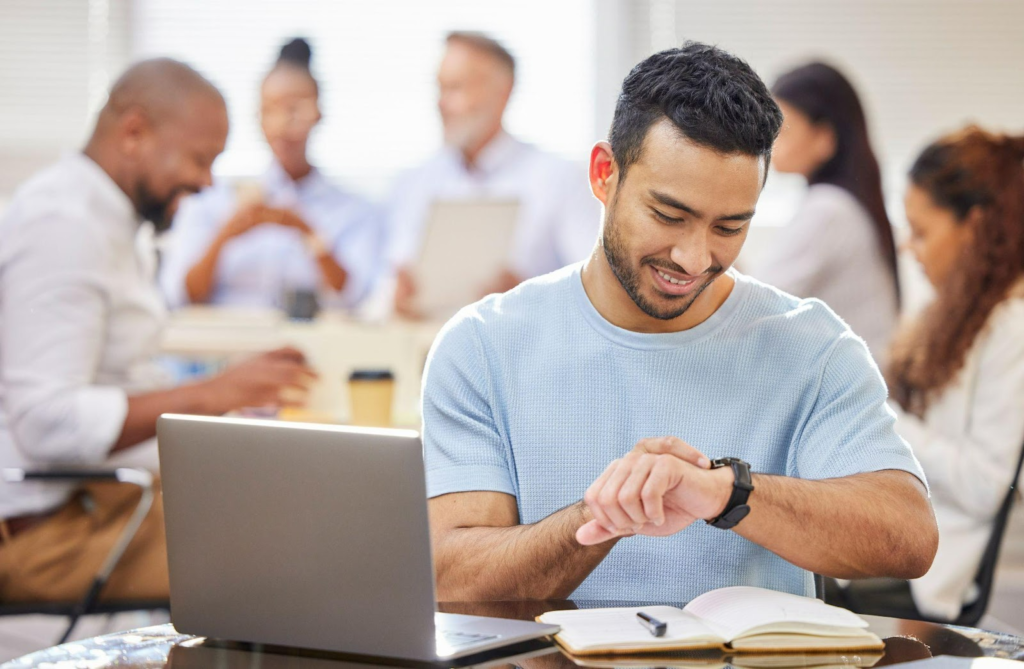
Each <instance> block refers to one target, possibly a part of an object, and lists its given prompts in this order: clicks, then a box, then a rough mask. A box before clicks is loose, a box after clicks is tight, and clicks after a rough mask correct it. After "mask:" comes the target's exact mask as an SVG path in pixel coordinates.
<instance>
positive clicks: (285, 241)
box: [160, 163, 384, 308]
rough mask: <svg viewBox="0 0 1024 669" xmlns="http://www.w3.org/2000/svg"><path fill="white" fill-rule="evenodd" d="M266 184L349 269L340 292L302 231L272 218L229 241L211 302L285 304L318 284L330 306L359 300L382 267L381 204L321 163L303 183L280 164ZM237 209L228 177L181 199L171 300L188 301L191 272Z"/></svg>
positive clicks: (169, 276)
mask: <svg viewBox="0 0 1024 669" xmlns="http://www.w3.org/2000/svg"><path fill="white" fill-rule="evenodd" d="M261 187H262V195H263V198H264V200H265V202H266V203H267V205H268V206H271V207H278V208H283V209H291V210H293V211H294V212H295V213H297V214H298V215H299V216H300V217H301V218H302V219H303V220H304V221H305V222H306V223H307V224H308V225H309V226H310V227H311V228H312V229H313V230H314V231H315V233H316V234H317V235H318V236H319V237H320V238H321V239H322V240H323V241H324V242H325V243H326V244H327V248H328V249H329V250H330V252H331V253H332V254H333V255H334V257H335V259H336V260H337V261H338V264H339V265H341V267H342V268H344V269H345V271H346V272H347V274H348V278H347V280H346V282H345V287H344V288H343V289H342V290H341V292H340V293H335V292H334V291H332V290H330V289H329V288H326V287H323V288H322V286H323V281H322V280H321V277H320V267H319V265H318V264H317V262H316V258H315V257H314V256H313V255H312V254H311V253H310V251H309V249H307V248H306V246H305V244H304V243H303V238H302V234H301V233H300V232H299V231H298V230H296V229H294V228H286V227H284V226H281V225H273V224H266V225H259V226H257V227H255V228H253V229H252V230H249V231H248V232H246V233H244V234H242V235H240V236H238V237H235V238H234V239H231V240H230V241H229V242H228V243H227V244H226V245H225V246H224V248H223V250H222V251H221V254H220V257H219V259H218V261H217V269H216V274H215V280H214V288H213V293H212V295H211V299H210V303H211V304H218V305H231V306H248V307H282V306H284V298H285V293H286V292H288V291H294V290H309V291H319V294H320V299H321V303H322V304H324V305H325V306H333V307H339V308H352V307H355V306H356V305H357V304H358V303H359V301H360V300H362V299H363V297H365V296H366V294H367V292H368V291H369V290H370V288H371V285H372V283H373V281H374V280H375V279H376V277H377V274H378V271H379V269H380V267H381V256H382V253H383V238H384V230H383V223H382V221H381V217H380V216H379V215H378V212H377V210H376V208H375V207H373V206H372V205H371V204H370V203H369V202H368V201H366V200H364V199H362V198H359V197H356V196H355V195H352V194H350V193H348V192H346V191H344V190H342V189H341V188H338V187H337V186H335V185H334V184H332V183H331V182H330V181H328V180H327V178H326V177H324V176H323V175H322V174H320V172H319V171H317V170H315V169H314V170H313V171H312V172H311V173H310V174H308V175H307V176H306V177H304V178H302V179H301V180H299V181H298V182H296V181H293V180H292V179H291V178H290V177H289V176H288V175H287V173H285V171H284V170H283V169H282V168H281V166H280V165H278V164H277V163H274V164H272V165H271V166H270V168H269V169H268V170H267V172H266V174H265V175H264V176H263V179H262V181H261ZM237 208H238V199H237V196H236V194H235V190H234V188H232V187H231V186H230V185H228V184H224V183H219V184H215V185H214V186H213V187H212V188H208V189H206V190H205V191H203V192H202V193H200V194H198V195H194V196H192V197H190V198H188V199H187V200H185V201H184V202H183V203H182V205H181V210H180V211H179V212H178V215H177V216H176V217H175V219H174V225H173V227H172V235H173V236H172V239H171V243H170V244H169V245H168V248H167V250H166V253H165V255H164V258H163V263H162V265H161V269H160V286H161V288H162V289H163V291H164V294H165V295H166V297H167V300H168V303H169V304H170V305H171V306H172V307H178V306H181V305H184V304H188V302H189V299H188V295H187V293H186V290H185V277H186V276H187V275H188V272H189V270H191V269H192V267H193V266H194V265H195V264H196V263H197V262H198V261H199V260H200V258H202V257H203V255H204V254H205V253H206V251H207V249H209V247H210V244H211V243H212V242H213V239H214V237H216V236H217V233H218V232H219V231H220V229H221V227H222V226H223V225H224V224H225V223H226V222H227V220H228V219H229V218H230V217H231V216H232V215H233V214H234V213H235V211H236V210H237Z"/></svg>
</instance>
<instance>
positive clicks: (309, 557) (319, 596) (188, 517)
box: [158, 415, 435, 656]
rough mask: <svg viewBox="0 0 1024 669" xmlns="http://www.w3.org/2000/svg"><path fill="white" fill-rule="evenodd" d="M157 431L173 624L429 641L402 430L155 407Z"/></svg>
mask: <svg viewBox="0 0 1024 669" xmlns="http://www.w3.org/2000/svg"><path fill="white" fill-rule="evenodd" d="M158 441H159V448H160V467H161V475H162V478H163V494H164V506H165V516H166V524H167V545H168V564H169V568H170V578H171V619H172V622H173V623H174V626H175V628H176V629H177V630H178V631H179V632H183V633H189V634H197V635H202V636H208V637H214V638H221V639H230V640H233V641H245V642H252V643H264V644H275V645H283V646H296V647H302V648H315V649H322V650H333V651H344V652H349V653H365V654H380V655H390V656H417V655H419V656H423V655H427V656H429V655H430V654H432V652H433V649H434V625H433V612H434V605H435V602H434V585H433V584H434V580H433V566H432V562H431V555H430V536H429V529H428V523H427V505H426V490H425V483H424V473H423V460H422V454H421V446H420V440H419V436H418V435H417V434H416V433H415V432H412V431H405V430H373V429H359V428H343V427H335V426H319V425H303V424H297V423H280V422H271V421H255V420H241V419H223V418H202V417H191V416H173V415H166V416H163V417H161V418H160V420H159V423H158Z"/></svg>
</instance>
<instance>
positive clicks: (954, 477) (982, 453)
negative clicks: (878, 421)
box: [893, 280, 1024, 620]
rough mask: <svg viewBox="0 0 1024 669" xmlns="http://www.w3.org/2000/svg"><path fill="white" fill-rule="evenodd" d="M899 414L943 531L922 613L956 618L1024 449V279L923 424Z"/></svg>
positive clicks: (922, 588)
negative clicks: (921, 469) (1022, 448)
mask: <svg viewBox="0 0 1024 669" xmlns="http://www.w3.org/2000/svg"><path fill="white" fill-rule="evenodd" d="M893 409H894V410H895V411H896V415H897V420H896V431H897V432H899V434H900V436H901V437H903V438H904V439H906V440H907V442H908V443H909V444H910V447H911V448H912V449H913V450H914V455H916V456H917V459H918V460H919V461H920V462H921V466H922V467H923V468H924V471H925V475H926V476H927V477H928V484H929V487H930V488H931V495H932V508H933V509H934V510H935V520H936V522H937V523H938V526H939V550H938V553H936V555H935V561H934V562H932V566H931V568H930V569H929V570H928V573H927V574H925V575H924V576H923V577H921V578H919V579H917V580H914V581H911V582H910V589H911V591H912V592H913V595H914V603H915V604H916V605H917V608H918V609H919V610H920V611H921V612H922V613H925V614H927V615H930V616H934V617H938V618H946V619H950V620H951V619H953V618H955V617H956V616H957V615H958V614H959V613H960V609H961V607H962V606H963V605H964V604H965V603H967V602H969V601H970V600H971V599H973V596H974V594H975V593H974V592H973V587H972V586H973V582H974V576H975V574H976V573H977V571H978V565H979V564H980V563H981V557H982V553H983V552H984V550H985V546H986V545H987V544H988V540H989V537H990V536H991V534H992V524H993V521H994V520H995V515H996V512H997V511H998V510H999V505H1000V504H1002V502H1003V499H1005V497H1006V494H1007V491H1008V490H1009V488H1010V478H1011V477H1012V476H1013V473H1014V467H1016V466H1017V459H1018V458H1019V457H1020V452H1021V445H1022V443H1024V280H1021V281H1019V282H1018V283H1017V285H1016V286H1015V288H1014V289H1013V290H1012V291H1011V293H1010V296H1009V297H1008V298H1007V299H1006V300H1004V301H1003V302H1001V303H1000V304H999V305H998V306H997V307H996V308H995V309H994V310H993V311H992V314H991V315H990V316H989V319H988V322H987V323H986V325H985V328H984V329H983V330H982V332H981V333H980V334H979V335H978V336H977V338H976V339H975V341H974V343H973V345H972V346H971V349H970V350H969V351H968V353H967V358H966V360H965V362H964V366H963V368H962V369H961V370H960V372H959V373H958V374H957V376H956V378H955V379H954V380H953V381H952V382H951V383H950V384H949V385H948V386H947V387H946V388H944V389H943V390H942V392H941V393H940V394H939V396H938V397H936V398H935V400H934V401H932V403H931V404H930V405H929V406H928V410H927V411H926V412H925V415H924V420H921V419H919V418H917V417H916V416H913V415H910V414H907V413H905V412H903V411H902V410H901V409H900V408H899V407H898V406H895V405H893Z"/></svg>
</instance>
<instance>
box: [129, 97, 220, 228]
mask: <svg viewBox="0 0 1024 669" xmlns="http://www.w3.org/2000/svg"><path fill="white" fill-rule="evenodd" d="M182 107H183V109H182V110H181V111H179V112H176V113H174V114H172V115H169V116H168V117H167V118H164V119H160V120H156V121H147V122H146V126H145V127H144V128H143V129H142V130H141V131H140V132H139V133H138V137H137V139H136V140H135V141H134V143H133V146H132V154H133V157H134V160H133V164H132V168H133V170H134V172H135V174H136V175H137V176H136V181H135V186H134V188H133V192H132V201H133V203H134V204H135V209H136V211H138V213H139V215H140V216H142V217H143V218H144V219H146V220H148V221H152V223H153V225H154V226H155V227H156V229H157V231H162V230H166V229H167V228H169V227H170V225H171V221H172V219H173V218H174V214H175V212H176V211H177V208H178V205H179V203H180V202H181V199H182V198H183V197H185V196H186V195H190V194H192V193H198V192H199V191H200V190H202V189H203V188H205V187H207V186H209V185H210V184H211V183H212V181H213V177H212V174H211V168H212V167H213V161H214V160H215V159H216V158H217V156H218V155H220V153H221V152H222V151H223V150H224V144H225V142H226V141H227V135H228V117H227V110H226V109H225V108H224V105H223V103H221V102H220V101H219V100H216V99H214V98H212V97H202V96H198V95H197V96H196V97H195V98H194V99H193V100H191V101H190V103H189V104H188V105H182Z"/></svg>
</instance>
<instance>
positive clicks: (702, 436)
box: [423, 265, 924, 602]
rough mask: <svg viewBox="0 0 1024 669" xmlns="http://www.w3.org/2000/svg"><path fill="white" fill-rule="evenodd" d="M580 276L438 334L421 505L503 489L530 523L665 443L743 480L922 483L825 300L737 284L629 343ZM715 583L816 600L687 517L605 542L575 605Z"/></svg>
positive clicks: (766, 562) (461, 319)
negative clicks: (868, 475) (674, 526)
mask: <svg viewBox="0 0 1024 669" xmlns="http://www.w3.org/2000/svg"><path fill="white" fill-rule="evenodd" d="M580 270H581V265H573V266H570V267H567V268H565V269H563V270H559V271H557V272H554V273H552V274H548V275H546V276H542V277H539V278H537V279H534V280H531V281H527V282H526V283H523V284H522V285H520V286H519V287H518V288H516V289H515V290H513V291H511V292H509V293H506V294H504V295H492V296H490V297H487V298H485V299H484V300H482V301H480V302H478V303H476V304H474V305H472V306H470V307H467V308H465V309H463V310H462V311H461V312H460V313H459V314H458V315H456V316H455V318H453V319H452V320H451V321H450V322H449V323H448V324H447V325H446V326H445V328H444V330H443V331H442V333H441V334H440V336H439V337H438V339H437V340H436V342H435V344H434V347H433V350H432V351H431V354H430V357H429V359H428V363H427V370H426V376H425V379H424V389H423V423H424V426H423V435H424V449H425V458H426V467H427V490H428V494H429V495H430V496H431V497H436V496H438V495H444V494H447V493H453V492H464V491H481V490H483V491H497V492H503V493H508V494H510V495H514V496H515V497H516V500H517V503H518V507H519V520H520V522H521V523H524V524H525V523H535V522H537V521H539V520H541V519H543V518H545V517H546V516H548V515H550V514H552V513H554V512H555V511H558V510H559V509H561V508H563V507H565V506H568V505H570V504H573V503H575V502H577V501H579V500H580V499H581V498H582V497H583V493H584V492H585V491H586V489H587V487H588V486H589V485H590V484H591V483H592V482H593V481H594V480H595V479H596V478H597V477H598V476H599V475H600V474H601V473H602V472H603V471H604V469H605V467H607V465H608V463H610V462H611V461H612V460H614V459H616V458H619V457H621V456H622V455H624V454H625V453H627V452H628V451H629V450H631V449H632V447H633V445H634V444H635V443H636V442H637V441H639V440H640V439H642V438H645V437H659V436H666V435H672V436H676V437H679V438H681V439H683V440H684V441H686V442H688V443H690V444H692V445H693V446H694V447H696V448H697V449H699V450H701V451H702V452H703V453H704V454H706V455H707V456H708V457H710V458H712V459H713V458H719V457H725V456H734V457H739V458H742V459H744V460H746V461H747V462H749V463H750V465H751V467H752V470H753V471H754V472H761V473H767V474H777V475H785V476H792V477H798V478H803V479H826V478H834V477H840V476H847V475H851V474H857V473H860V472H870V471H878V470H883V469H901V470H905V471H908V472H910V473H912V474H914V475H915V476H917V477H918V478H920V479H921V480H922V481H923V480H924V475H923V474H922V473H921V469H920V466H919V465H918V463H917V461H916V459H915V458H914V456H913V454H912V453H911V451H910V449H909V447H908V446H907V444H906V442H904V441H903V440H902V439H900V437H899V436H897V434H896V433H895V432H894V431H893V423H894V421H895V417H894V415H893V414H892V412H891V411H890V410H889V409H888V408H887V407H886V404H885V400H886V389H885V385H884V382H883V380H882V378H881V375H880V374H879V372H878V369H877V367H876V366H875V364H874V362H873V361H872V359H871V356H870V355H869V354H868V351H867V348H866V347H865V345H864V343H863V341H862V340H861V339H859V338H858V337H857V336H856V335H854V334H853V333H852V332H851V331H850V329H849V328H848V327H847V326H846V325H845V324H844V323H843V322H842V321H841V320H840V319H839V318H838V317H837V316H836V315H835V314H834V313H833V312H832V311H830V310H829V309H828V307H826V306H825V305H824V304H823V303H821V302H819V301H817V300H799V299H797V298H794V297H791V296H789V295H787V294H785V293H782V292H780V291H778V290H776V289H774V288H772V287H770V286H767V285H765V284H762V283H759V282H757V281H756V280H754V279H751V278H749V277H746V276H743V275H741V274H738V273H735V272H733V273H732V276H733V277H734V278H735V280H736V286H735V288H734V289H733V291H732V293H731V294H730V296H729V297H728V299H727V300H726V301H725V303H724V304H723V305H722V306H721V307H720V308H719V309H718V311H716V312H715V313H714V314H713V315H712V316H711V317H710V318H708V319H707V320H706V321H704V322H703V323H701V324H700V325H698V326H696V327H694V328H691V329H689V330H685V331H683V332H674V333H669V334H642V333H637V332H632V331H628V330H623V329H621V328H618V327H616V326H614V325H612V324H611V323H609V322H608V321H606V320H605V319H604V318H603V317H602V316H601V315H600V314H599V313H598V311H597V310H596V309H595V308H594V306H593V305H592V304H591V302H590V300H589V298H588V297H587V294H586V292H585V291H584V289H583V284H582V281H581V277H580ZM865 540H867V541H870V540H871V539H870V538H865ZM728 585H754V586H760V587H765V588H771V589H773V590H780V591H784V592H791V593H795V594H802V595H808V596H812V595H813V594H814V584H813V576H812V575H811V574H810V572H807V571H805V570H803V569H800V568H798V567H796V566H794V565H792V564H790V563H789V562H787V561H785V560H783V559H782V558H780V557H778V556H776V555H774V554H772V553H771V552H769V551H768V550H766V549H764V548H761V547H760V546H757V545H756V544H754V543H752V542H750V541H747V540H746V539H744V538H742V537H740V536H739V535H738V534H735V533H734V532H731V531H727V530H720V529H717V528H714V527H710V526H708V525H706V524H705V523H704V522H702V521H697V522H696V523H694V524H693V525H691V526H690V527H688V528H686V529H685V530H683V531H682V532H679V533H677V534H675V535H673V536H671V537H664V538H652V537H630V538H627V539H623V540H621V541H619V543H618V544H617V545H616V546H615V547H614V548H613V549H612V551H611V553H610V554H609V555H608V556H607V557H606V558H605V559H604V561H603V562H602V563H601V564H600V565H599V566H598V567H597V568H596V569H595V570H594V571H593V572H592V573H591V574H590V576H589V577H587V579H586V580H585V581H584V582H583V583H582V584H581V585H580V586H579V588H578V589H577V590H576V591H575V592H574V593H573V598H574V599H612V600H633V601H645V600H646V601H664V602H686V601H689V600H690V599H692V598H693V597H695V596H697V595H698V594H700V593H703V592H706V591H708V590H711V589H713V588H718V587H724V586H728Z"/></svg>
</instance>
